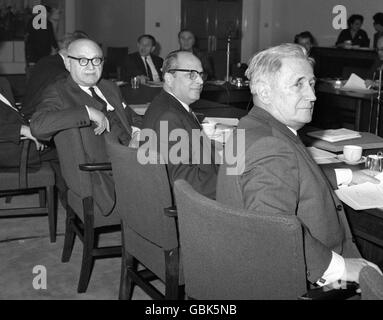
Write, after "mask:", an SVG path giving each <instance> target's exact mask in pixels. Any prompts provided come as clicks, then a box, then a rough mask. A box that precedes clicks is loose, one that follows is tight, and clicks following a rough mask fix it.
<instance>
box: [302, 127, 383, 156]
mask: <svg viewBox="0 0 383 320" xmlns="http://www.w3.org/2000/svg"><path fill="white" fill-rule="evenodd" d="M316 130H320V129H318V128H315V127H312V126H305V127H304V128H302V129H301V130H299V136H300V138H301V140H302V141H303V143H304V144H305V145H306V146H308V147H316V148H318V149H322V150H326V151H330V152H333V153H340V152H342V151H343V147H344V146H345V145H349V144H352V145H357V146H361V147H362V148H363V151H364V152H365V155H366V154H371V153H376V152H377V151H378V150H379V151H380V150H383V138H381V137H378V136H377V135H375V134H373V133H369V132H360V134H361V136H362V137H361V138H357V139H350V140H343V141H338V142H328V141H324V140H321V139H316V138H313V137H310V136H308V135H307V133H308V132H310V131H316Z"/></svg>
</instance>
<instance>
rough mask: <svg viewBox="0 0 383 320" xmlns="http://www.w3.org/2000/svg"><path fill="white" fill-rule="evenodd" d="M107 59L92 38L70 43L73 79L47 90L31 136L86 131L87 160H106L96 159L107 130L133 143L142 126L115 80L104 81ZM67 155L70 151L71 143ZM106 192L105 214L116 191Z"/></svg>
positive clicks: (99, 176) (102, 177) (100, 176)
mask: <svg viewBox="0 0 383 320" xmlns="http://www.w3.org/2000/svg"><path fill="white" fill-rule="evenodd" d="M103 61H104V59H103V53H102V50H101V48H100V47H99V46H98V44H97V43H96V42H94V41H92V40H89V39H79V40H76V41H74V42H72V43H71V44H70V45H69V48H68V55H67V56H66V57H65V66H66V68H67V70H68V71H69V75H68V76H67V77H66V78H63V79H60V80H58V81H56V82H55V83H53V84H52V85H50V86H49V87H48V88H46V89H45V90H44V92H43V94H42V97H41V100H40V103H39V104H38V106H37V111H36V112H35V113H34V114H33V116H32V120H31V123H30V125H31V131H32V134H33V136H35V137H36V138H38V139H40V140H50V139H52V138H53V137H54V135H55V134H56V133H58V132H59V131H62V130H66V129H72V128H82V129H83V130H81V135H82V139H83V144H84V149H85V154H86V155H87V157H88V158H89V159H86V161H89V162H103V161H102V160H101V161H100V160H98V159H99V150H95V149H96V148H98V146H99V145H100V139H102V140H103V139H104V135H103V134H104V132H105V131H112V132H113V133H114V134H115V135H116V136H117V137H118V138H119V140H120V142H121V143H123V144H125V145H130V144H132V143H133V144H134V141H135V140H134V137H135V135H136V132H139V130H138V129H137V128H136V127H138V126H139V125H140V123H137V122H136V118H137V115H136V114H135V113H134V112H133V111H132V110H131V109H130V108H129V107H128V106H127V105H126V103H125V102H124V101H123V100H122V97H121V92H120V90H119V88H118V87H117V86H116V85H115V84H114V83H113V82H112V81H109V80H104V79H100V78H101V74H102V68H103ZM139 121H140V118H139ZM66 151H67V152H71V146H70V145H68V146H67V150H66ZM91 177H92V179H96V180H95V181H96V182H95V184H96V185H103V184H102V183H100V181H105V185H106V186H111V185H112V184H113V182H111V177H110V175H109V174H108V173H105V172H95V173H92V176H91ZM102 192H103V193H102V194H103V196H102V197H101V196H100V198H99V199H98V202H97V205H99V206H100V207H101V208H102V209H101V212H106V213H108V211H109V209H110V208H112V207H113V205H114V203H113V201H114V195H113V193H114V190H109V189H102ZM106 208H107V209H106Z"/></svg>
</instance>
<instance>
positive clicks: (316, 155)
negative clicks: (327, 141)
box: [306, 147, 341, 164]
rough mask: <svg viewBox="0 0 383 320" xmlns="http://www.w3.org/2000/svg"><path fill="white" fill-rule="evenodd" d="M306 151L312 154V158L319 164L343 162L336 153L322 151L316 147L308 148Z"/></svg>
mask: <svg viewBox="0 0 383 320" xmlns="http://www.w3.org/2000/svg"><path fill="white" fill-rule="evenodd" d="M306 149H307V151H308V152H310V154H311V156H312V157H313V159H314V160H315V162H316V163H317V164H326V163H337V162H341V161H340V160H339V159H338V158H337V155H336V154H335V153H332V152H328V151H325V150H321V149H318V148H315V147H307V148H306Z"/></svg>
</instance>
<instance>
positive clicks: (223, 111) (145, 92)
mask: <svg viewBox="0 0 383 320" xmlns="http://www.w3.org/2000/svg"><path fill="white" fill-rule="evenodd" d="M120 90H121V93H122V96H123V97H124V99H125V100H126V102H127V103H128V104H130V105H135V104H145V103H150V102H151V101H152V100H153V98H154V97H155V96H156V95H157V94H158V93H159V92H160V91H161V88H158V87H148V86H145V85H142V86H140V88H139V89H132V88H131V87H130V86H121V87H120ZM190 108H191V109H192V110H193V111H194V112H198V113H202V114H203V115H204V116H205V117H222V118H237V119H240V118H242V117H243V116H245V115H246V114H247V110H246V109H243V108H236V107H234V106H230V105H227V104H223V103H218V102H214V101H209V100H206V99H200V100H198V101H196V102H194V103H192V104H191V105H190Z"/></svg>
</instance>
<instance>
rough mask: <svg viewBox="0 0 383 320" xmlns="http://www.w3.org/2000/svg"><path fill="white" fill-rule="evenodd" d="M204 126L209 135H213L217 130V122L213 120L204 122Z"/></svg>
mask: <svg viewBox="0 0 383 320" xmlns="http://www.w3.org/2000/svg"><path fill="white" fill-rule="evenodd" d="M202 128H203V131H204V132H205V133H206V135H207V136H212V135H213V134H214V132H215V123H212V122H205V123H202Z"/></svg>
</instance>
